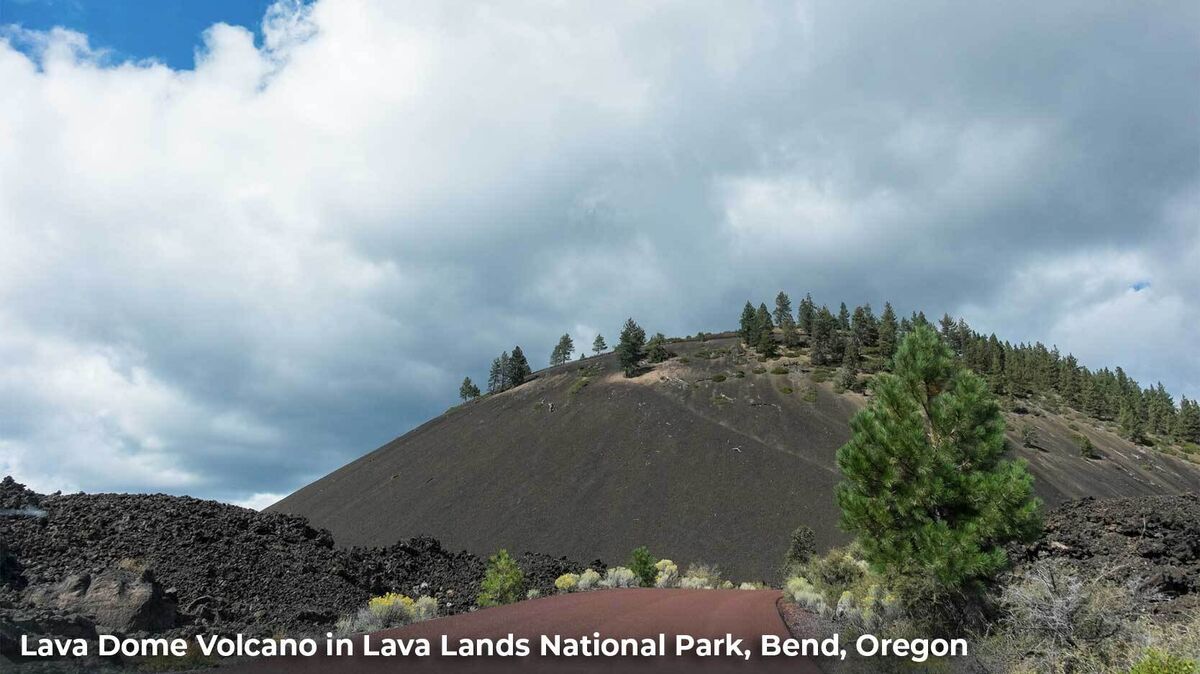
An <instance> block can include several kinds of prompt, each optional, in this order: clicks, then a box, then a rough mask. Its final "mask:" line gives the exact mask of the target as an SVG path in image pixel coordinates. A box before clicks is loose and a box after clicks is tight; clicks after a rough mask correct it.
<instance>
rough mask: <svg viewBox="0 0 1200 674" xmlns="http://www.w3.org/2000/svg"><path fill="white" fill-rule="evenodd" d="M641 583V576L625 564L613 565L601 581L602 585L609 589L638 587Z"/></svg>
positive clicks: (600, 584)
mask: <svg viewBox="0 0 1200 674" xmlns="http://www.w3.org/2000/svg"><path fill="white" fill-rule="evenodd" d="M640 584H641V578H639V577H638V575H637V574H636V573H634V572H633V570H632V569H628V568H626V567H624V566H614V567H611V568H610V569H609V570H608V571H607V572H605V574H604V578H602V579H600V582H599V586H600V587H603V588H607V589H616V588H623V587H638V586H639V585H640Z"/></svg>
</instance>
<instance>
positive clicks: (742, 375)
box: [733, 370, 746, 379]
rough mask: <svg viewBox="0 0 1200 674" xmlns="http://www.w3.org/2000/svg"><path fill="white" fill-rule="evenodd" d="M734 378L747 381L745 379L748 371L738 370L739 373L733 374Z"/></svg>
mask: <svg viewBox="0 0 1200 674" xmlns="http://www.w3.org/2000/svg"><path fill="white" fill-rule="evenodd" d="M733 376H734V377H735V378H737V379H745V378H746V371H745V370H738V371H737V372H734V373H733Z"/></svg>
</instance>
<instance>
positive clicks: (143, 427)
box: [0, 0, 1200, 500]
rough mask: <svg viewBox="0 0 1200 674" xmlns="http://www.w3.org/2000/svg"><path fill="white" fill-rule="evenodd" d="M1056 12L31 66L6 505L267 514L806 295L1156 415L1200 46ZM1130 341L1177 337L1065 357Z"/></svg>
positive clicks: (1180, 12)
mask: <svg viewBox="0 0 1200 674" xmlns="http://www.w3.org/2000/svg"><path fill="white" fill-rule="evenodd" d="M939 7H940V8H939ZM1130 11H1132V10H1130ZM977 12H978V13H977ZM1039 12H1040V13H1039V15H1038V16H1039V20H1038V22H1037V23H1036V25H1034V24H1030V23H1028V22H1026V21H1025V20H1024V19H1022V18H1021V17H1023V16H1027V13H1022V12H1009V13H1005V14H1002V15H996V14H992V13H991V12H990V10H983V9H977V10H971V11H966V10H960V9H946V7H945V6H944V5H941V6H939V5H936V4H930V5H928V6H926V5H923V4H921V3H916V4H911V5H908V6H906V7H905V8H904V10H903V11H899V10H897V11H895V12H893V13H892V14H887V15H886V16H884V15H883V14H886V13H881V10H878V9H872V10H871V11H869V12H863V11H860V10H859V9H856V8H854V7H849V6H846V5H845V4H844V3H826V2H803V3H784V2H762V3H741V2H739V3H729V4H719V3H718V4H712V5H707V4H706V5H697V4H695V3H679V2H661V3H645V2H628V3H623V2H618V3H605V4H603V5H571V4H562V3H553V2H551V3H545V2H515V3H504V4H503V5H495V4H474V3H466V2H463V3H457V2H440V1H438V2H435V1H433V0H430V1H428V2H405V3H389V2H378V1H371V0H320V1H318V2H316V3H313V4H311V5H303V4H299V3H296V2H291V1H286V2H280V3H278V4H276V5H274V6H272V8H271V9H270V10H269V11H268V12H267V15H266V17H265V24H264V26H263V28H262V40H261V42H260V43H259V45H258V46H256V44H255V41H254V36H253V34H252V33H251V32H249V31H248V30H246V29H243V28H240V27H233V26H227V25H220V24H218V25H214V26H212V27H211V28H209V29H208V30H207V31H205V32H204V34H203V35H202V36H201V40H202V43H201V44H200V46H199V48H198V49H197V59H196V64H195V68H194V69H193V70H172V69H170V68H167V67H165V66H163V65H161V64H156V63H153V62H149V61H147V62H136V63H123V62H114V61H113V57H112V55H111V54H108V53H105V52H103V51H102V50H99V49H98V48H96V47H95V46H92V45H89V43H88V40H87V38H86V36H83V35H80V34H78V33H72V32H69V31H63V30H55V31H51V32H48V33H34V32H28V31H21V30H18V29H12V28H9V29H6V30H5V31H4V32H3V33H0V82H2V83H3V90H4V104H3V105H0V147H3V148H4V150H3V152H0V319H2V325H3V326H4V327H3V330H2V331H0V356H2V358H0V393H2V394H3V395H0V470H4V471H6V472H15V473H16V474H17V476H18V477H19V478H23V479H26V480H28V481H31V482H33V483H34V484H36V485H37V486H39V488H43V489H57V488H69V489H74V488H85V489H91V490H95V489H151V490H159V489H161V490H168V491H175V492H181V491H187V492H192V493H196V494H200V495H206V496H214V497H218V498H223V499H227V500H237V499H246V498H250V497H249V496H248V495H251V494H259V495H262V494H269V495H270V496H272V497H273V496H275V495H276V494H275V492H280V493H283V492H285V491H286V490H289V489H292V488H294V487H296V486H298V485H299V484H301V483H303V482H304V481H305V480H307V479H311V478H313V477H316V476H317V475H319V474H322V473H324V472H326V471H328V470H329V469H331V468H333V467H335V466H336V465H338V464H340V463H341V462H344V461H345V460H348V459H349V458H352V457H353V456H355V455H357V454H359V453H362V452H363V451H366V450H368V449H370V448H371V447H372V446H374V445H376V444H379V443H382V442H383V441H385V440H387V439H389V438H390V437H392V436H393V435H395V434H398V433H401V432H403V431H404V430H406V429H407V428H408V427H410V426H411V425H413V424H415V423H417V422H419V421H422V420H423V419H424V418H426V417H427V416H428V415H430V414H433V413H437V412H439V411H441V410H442V409H444V408H445V405H446V404H447V403H449V402H451V401H452V400H453V399H454V397H455V392H456V390H457V384H458V382H459V381H461V378H462V376H463V375H464V374H471V375H473V378H475V379H477V380H479V379H482V375H483V374H484V373H485V372H486V366H487V364H488V362H490V360H491V358H492V357H493V356H494V355H495V354H496V353H498V352H499V351H500V350H501V349H508V348H511V347H512V345H513V344H514V343H519V344H521V345H522V346H523V347H524V348H525V350H526V351H527V353H529V355H530V358H531V360H532V361H533V362H534V363H535V364H538V363H542V362H544V359H545V357H546V356H547V355H548V353H549V350H550V348H551V346H552V345H553V343H554V341H555V340H556V339H557V338H558V336H559V335H560V334H562V332H563V331H564V330H566V329H568V328H570V327H571V326H575V327H574V332H575V333H578V334H575V337H576V344H577V345H579V346H581V347H583V346H590V342H591V339H592V337H593V335H594V334H595V333H596V332H600V333H603V334H605V335H606V336H607V337H608V340H609V342H610V343H612V342H613V341H614V339H615V336H616V332H617V330H618V329H619V325H620V323H621V321H623V320H624V318H625V317H626V316H629V315H633V316H635V317H637V318H638V319H639V320H641V321H642V323H643V325H644V326H645V327H646V328H647V330H649V331H651V332H655V331H659V330H662V331H664V332H676V333H684V332H694V331H696V330H700V329H704V330H715V329H721V328H725V327H730V326H731V325H732V324H733V322H734V321H735V317H736V313H737V311H738V310H739V308H740V306H741V303H742V301H744V300H745V299H746V297H748V296H751V297H754V298H756V299H766V298H769V297H771V296H773V295H774V293H775V292H776V291H777V289H778V288H780V287H784V288H787V289H788V290H789V291H791V292H793V294H802V293H803V292H805V291H807V290H812V291H813V292H814V293H816V294H817V295H818V299H819V300H821V301H831V302H836V301H838V300H841V299H845V300H846V301H848V302H852V303H853V302H861V301H871V302H873V303H875V305H876V306H879V305H880V304H881V303H882V301H883V300H884V299H891V300H893V301H894V302H896V303H897V305H898V306H900V307H909V308H916V307H918V306H921V307H925V308H927V309H929V310H931V311H935V312H936V311H939V310H942V309H954V308H957V307H967V308H969V309H970V312H968V318H969V319H972V320H973V321H975V322H982V323H985V324H993V325H996V326H997V327H996V329H997V331H999V332H1001V333H1003V334H1006V335H1009V334H1011V335H1015V336H1024V335H1032V336H1033V337H1037V338H1042V339H1045V340H1049V339H1051V338H1054V339H1061V340H1062V341H1064V342H1065V341H1067V340H1070V341H1071V342H1072V343H1073V344H1062V345H1061V346H1063V347H1064V348H1073V349H1074V350H1075V351H1076V352H1077V353H1080V354H1082V353H1083V352H1084V351H1085V350H1087V349H1092V351H1091V352H1093V353H1095V354H1096V357H1097V358H1109V357H1112V358H1116V359H1117V360H1119V361H1121V362H1129V361H1131V360H1133V358H1132V357H1122V356H1121V354H1122V353H1133V352H1134V351H1136V350H1137V349H1139V348H1140V344H1141V342H1139V341H1138V340H1151V342H1150V343H1153V344H1154V345H1155V353H1159V354H1161V356H1160V357H1157V358H1155V359H1150V360H1147V361H1144V362H1142V363H1141V364H1140V365H1139V366H1138V367H1139V371H1141V372H1145V374H1144V375H1142V376H1144V377H1146V378H1147V379H1149V378H1159V377H1162V378H1163V379H1164V380H1165V381H1167V383H1168V384H1169V385H1171V386H1174V387H1176V388H1180V387H1182V386H1184V385H1186V386H1194V385H1195V383H1194V382H1195V379H1194V378H1193V377H1195V370H1183V371H1182V372H1183V374H1182V375H1179V376H1176V377H1174V379H1172V370H1171V367H1172V366H1173V364H1174V363H1177V362H1182V360H1183V359H1185V358H1186V356H1183V355H1181V354H1184V353H1186V351H1187V349H1188V340H1187V336H1186V335H1185V334H1184V333H1182V332H1181V331H1179V330H1177V329H1175V328H1174V327H1173V326H1175V325H1177V323H1178V321H1180V320H1183V321H1187V320H1190V319H1191V318H1192V317H1193V316H1194V315H1195V306H1196V300H1195V288H1196V278H1195V275H1194V274H1189V273H1188V272H1187V271H1186V270H1187V269H1188V268H1189V264H1188V263H1194V262H1195V259H1196V256H1197V251H1200V248H1197V247H1196V243H1195V241H1196V239H1195V238H1194V212H1195V211H1194V205H1195V203H1196V197H1195V195H1196V194H1197V193H1198V192H1197V189H1196V185H1197V184H1198V183H1197V176H1196V167H1195V162H1194V157H1195V152H1194V150H1195V145H1196V143H1195V138H1194V118H1195V114H1194V113H1195V109H1196V103H1195V101H1194V99H1193V98H1188V97H1187V94H1186V91H1188V86H1186V85H1190V83H1191V75H1192V73H1191V71H1190V70H1187V69H1186V68H1183V67H1182V66H1180V65H1179V64H1181V63H1184V64H1185V63H1188V62H1194V58H1192V59H1190V60H1189V57H1194V56H1195V47H1194V45H1193V43H1192V41H1190V36H1189V38H1188V39H1189V41H1187V42H1180V44H1181V45H1185V46H1183V47H1177V48H1176V51H1180V50H1182V51H1183V52H1184V53H1183V54H1182V55H1180V54H1178V53H1175V52H1172V51H1170V50H1165V51H1164V50H1163V49H1162V47H1163V46H1164V45H1168V44H1174V42H1172V39H1173V38H1172V36H1173V33H1171V31H1172V30H1176V28H1175V27H1177V26H1181V25H1193V24H1194V22H1191V23H1189V21H1188V20H1187V19H1188V18H1190V17H1191V16H1192V15H1194V14H1195V9H1194V8H1193V7H1191V6H1189V5H1187V4H1182V3H1181V4H1180V5H1179V6H1178V7H1166V6H1164V7H1162V8H1161V10H1160V11H1159V12H1145V11H1142V10H1138V17H1139V22H1140V23H1138V24H1137V25H1138V26H1141V27H1146V26H1149V27H1152V28H1154V29H1155V30H1156V31H1157V37H1156V38H1154V39H1153V40H1151V38H1145V41H1144V42H1143V41H1140V40H1143V38H1140V37H1139V38H1138V39H1137V40H1134V43H1133V44H1132V45H1131V50H1130V51H1126V52H1123V53H1122V54H1121V55H1120V59H1121V61H1120V62H1121V63H1122V64H1124V63H1126V62H1127V61H1130V62H1134V63H1136V64H1137V65H1138V68H1137V69H1135V72H1155V73H1156V77H1155V78H1144V77H1141V76H1137V77H1132V76H1131V77H1125V78H1123V76H1121V75H1120V74H1119V73H1121V72H1125V71H1123V70H1113V69H1112V68H1111V67H1110V66H1111V65H1112V62H1111V59H1113V58H1115V57H1113V56H1112V53H1111V48H1110V45H1111V43H1112V40H1111V37H1112V35H1113V34H1114V33H1117V34H1120V35H1122V36H1127V37H1130V39H1131V40H1132V39H1133V38H1134V37H1136V36H1133V34H1132V33H1130V32H1129V31H1130V30H1131V29H1130V28H1129V25H1131V24H1130V22H1129V21H1128V18H1129V17H1128V16H1123V15H1122V13H1121V12H1094V11H1091V10H1089V5H1087V4H1086V3H1085V4H1083V5H1081V6H1078V7H1058V6H1055V7H1054V8H1044V9H1043V10H1039ZM1181 16H1182V17H1184V20H1180V17H1181ZM933 24H936V25H939V26H941V27H942V28H943V29H941V30H939V31H936V34H930V33H929V31H928V30H926V29H925V28H927V26H928V25H933ZM914 26H919V27H921V28H922V30H913V29H912V27H914ZM1150 32H1153V31H1148V33H1147V34H1149V33H1150ZM1138 35H1141V33H1139V34H1138ZM1066 36H1069V37H1070V39H1071V40H1073V41H1074V42H1073V44H1075V45H1076V49H1077V52H1078V54H1081V55H1082V56H1081V57H1078V58H1077V56H1076V51H1070V52H1063V51H1062V50H1060V49H1058V45H1060V44H1061V43H1062V40H1064V39H1065V38H1066ZM983 38H986V39H983ZM1138 45H1145V48H1144V49H1135V48H1134V47H1138ZM1033 57H1037V58H1034V60H1033V61H1032V63H1034V64H1036V68H1032V67H1031V69H1029V70H1027V71H1026V72H1024V74H1023V76H1021V77H1015V76H1014V75H1013V73H1012V72H1010V71H1009V70H1007V69H1006V68H999V69H998V68H997V65H996V64H1002V63H1003V64H1011V67H1013V68H1016V67H1022V66H1021V64H1023V63H1025V60H1024V59H1027V58H1033ZM1012 59H1016V63H1011V61H1012ZM1026 65H1028V64H1026ZM1180 68H1183V69H1182V70H1180ZM1097 72H1102V73H1107V74H1106V75H1104V77H1102V78H1100V79H1097V76H1096V75H1095V73H1097ZM1113 73H1118V74H1116V75H1114V74H1113ZM1114 77H1116V78H1117V80H1118V81H1117V82H1116V83H1114V82H1113V81H1112V78H1114ZM1064 82H1069V83H1071V86H1069V87H1065V86H1063V83H1064ZM1097 82H1099V84H1097ZM1101 85H1103V86H1101ZM1117 89H1119V90H1121V92H1122V94H1121V100H1118V101H1114V100H1113V99H1112V95H1111V93H1110V92H1111V91H1113V90H1117ZM1143 101H1153V102H1154V104H1153V105H1150V104H1146V103H1144V102H1143ZM1121 103H1127V105H1126V106H1125V107H1122V105H1121ZM1130 120H1132V122H1131V121H1130ZM1134 122H1136V125H1137V128H1138V129H1141V130H1142V131H1141V132H1139V133H1138V134H1131V133H1125V132H1124V131H1125V129H1124V127H1122V125H1123V124H1126V125H1128V124H1131V123H1134ZM1180 157H1182V159H1180ZM1189 242H1190V243H1189ZM1106 251H1117V252H1116V253H1114V254H1112V255H1110V254H1109V253H1107V252H1106ZM1091 255H1099V256H1101V257H1099V258H1097V259H1096V260H1092V259H1091V258H1089V257H1088V256H1091ZM1096 266H1099V267H1101V268H1102V269H1103V270H1104V273H1101V274H1098V275H1090V274H1089V273H1087V272H1088V270H1089V269H1091V268H1093V267H1096ZM1191 266H1192V267H1193V268H1194V265H1191ZM1126 272H1128V273H1126ZM1135 272H1136V273H1135ZM1143 274H1145V276H1146V278H1147V279H1149V280H1151V281H1152V291H1153V292H1152V293H1151V294H1150V295H1145V296H1143V297H1136V298H1129V299H1123V296H1122V295H1120V292H1123V291H1120V290H1119V288H1120V284H1122V283H1127V281H1128V279H1127V278H1126V277H1128V276H1130V275H1139V276H1140V275H1143ZM1047 287H1053V288H1055V292H1057V293H1059V296H1058V297H1056V298H1055V299H1054V305H1053V308H1052V309H1046V308H1045V305H1044V304H1042V305H1039V302H1045V301H1046V300H1045V294H1046V293H1045V292H1043V291H1044V290H1045V289H1046V288H1047ZM1188 288H1190V291H1189V290H1188ZM1139 295H1142V294H1141V293H1139ZM1113 302H1115V303H1116V304H1115V305H1114V306H1116V307H1117V308H1106V307H1108V306H1109V305H1108V304H1105V303H1113ZM1039 307H1041V309H1040V310H1039ZM1118 309H1119V310H1120V311H1128V312H1132V313H1133V314H1134V315H1137V316H1140V317H1142V318H1144V320H1145V321H1146V323H1147V324H1148V325H1153V326H1155V328H1154V330H1153V331H1152V333H1153V334H1149V333H1137V332H1136V331H1130V332H1121V331H1109V333H1110V334H1107V335H1105V340H1098V339H1096V338H1095V337H1094V335H1093V332H1092V330H1091V329H1088V330H1085V329H1082V328H1081V329H1072V326H1074V325H1080V326H1083V325H1087V326H1093V327H1097V325H1098V323H1102V322H1103V321H1104V320H1107V317H1109V316H1110V315H1111V312H1112V311H1117V310H1118ZM1056 311H1061V312H1062V315H1063V316H1070V317H1073V318H1072V319H1071V322H1068V319H1066V318H1064V319H1063V322H1055V321H1054V320H1052V317H1053V316H1056V315H1057V314H1055V313H1054V312H1056ZM1041 314H1047V315H1050V316H1051V318H1039V316H1041ZM1173 321H1174V322H1173ZM1122 335H1125V336H1122ZM1075 343H1077V344H1079V345H1080V346H1075ZM1189 362H1190V361H1189ZM264 498H265V497H264Z"/></svg>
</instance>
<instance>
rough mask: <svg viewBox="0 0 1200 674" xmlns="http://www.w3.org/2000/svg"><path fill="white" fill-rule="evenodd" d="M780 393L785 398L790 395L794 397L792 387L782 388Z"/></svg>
mask: <svg viewBox="0 0 1200 674" xmlns="http://www.w3.org/2000/svg"><path fill="white" fill-rule="evenodd" d="M779 392H780V393H782V394H783V395H785V396H790V395H792V387H791V386H780V387H779Z"/></svg>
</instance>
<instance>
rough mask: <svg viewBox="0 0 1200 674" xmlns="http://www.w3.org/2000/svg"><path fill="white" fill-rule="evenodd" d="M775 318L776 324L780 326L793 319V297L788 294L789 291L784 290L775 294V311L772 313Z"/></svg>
mask: <svg viewBox="0 0 1200 674" xmlns="http://www.w3.org/2000/svg"><path fill="white" fill-rule="evenodd" d="M772 317H773V318H774V319H775V325H778V326H780V327H782V326H783V324H784V323H786V322H791V321H792V320H793V319H792V299H791V298H790V297H788V296H787V293H785V292H783V291H782V290H780V291H779V294H778V295H776V296H775V313H774V314H772Z"/></svg>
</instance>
